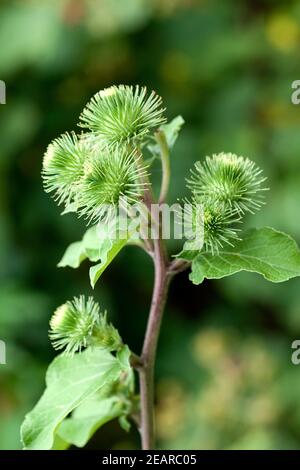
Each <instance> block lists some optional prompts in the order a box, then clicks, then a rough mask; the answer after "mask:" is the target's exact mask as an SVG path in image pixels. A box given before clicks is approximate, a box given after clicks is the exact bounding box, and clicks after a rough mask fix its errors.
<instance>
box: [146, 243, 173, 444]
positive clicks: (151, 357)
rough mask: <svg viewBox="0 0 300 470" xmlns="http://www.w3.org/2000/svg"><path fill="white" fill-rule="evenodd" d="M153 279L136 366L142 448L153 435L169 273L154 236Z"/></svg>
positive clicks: (160, 247) (159, 245) (161, 247)
mask: <svg viewBox="0 0 300 470" xmlns="http://www.w3.org/2000/svg"><path fill="white" fill-rule="evenodd" d="M154 268H155V280H154V289H153V295H152V302H151V308H150V313H149V319H148V324H147V330H146V335H145V340H144V345H143V351H142V356H141V360H142V364H143V365H142V367H141V368H139V377H140V394H141V424H140V433H141V439H142V448H143V450H149V449H153V448H154V445H155V437H154V366H155V357H156V349H157V343H158V337H159V332H160V326H161V321H162V316H163V311H164V306H165V302H166V298H167V292H168V287H169V281H170V276H169V275H168V272H167V260H166V257H165V252H164V246H163V244H162V241H161V240H160V239H159V240H154Z"/></svg>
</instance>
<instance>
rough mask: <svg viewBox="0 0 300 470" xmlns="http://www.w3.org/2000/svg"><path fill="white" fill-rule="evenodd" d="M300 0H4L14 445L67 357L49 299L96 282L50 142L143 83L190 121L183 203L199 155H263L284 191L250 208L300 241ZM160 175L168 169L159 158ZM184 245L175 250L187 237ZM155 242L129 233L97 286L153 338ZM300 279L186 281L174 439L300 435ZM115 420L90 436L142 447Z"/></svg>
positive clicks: (2, 409) (174, 315)
mask: <svg viewBox="0 0 300 470" xmlns="http://www.w3.org/2000/svg"><path fill="white" fill-rule="evenodd" d="M299 42H300V4H299V1H298V0H285V1H276V0H245V1H239V2H237V1H235V0H227V1H224V0H199V1H197V0H43V1H40V0H20V1H15V0H7V1H5V0H1V4H0V45H1V46H0V79H2V80H5V82H6V84H7V104H6V105H1V106H0V217H1V220H0V261H1V262H0V338H1V339H2V340H5V341H6V343H7V365H5V366H4V365H0V429H1V431H0V448H1V449H18V448H20V438H19V426H20V423H21V421H22V420H23V417H24V414H25V413H26V412H27V411H29V410H30V409H31V408H32V406H33V404H34V403H35V402H36V400H37V398H38V397H39V396H40V394H41V392H42V390H43V388H44V374H45V370H46V367H47V364H48V363H49V361H50V360H51V359H52V358H53V357H54V351H53V350H52V348H51V346H50V343H49V341H48V337H47V330H48V321H49V317H50V315H51V313H52V312H53V310H54V309H55V307H57V306H58V305H60V304H61V303H63V302H64V301H65V300H67V299H70V298H72V297H73V296H74V295H78V294H81V293H85V294H91V293H92V292H91V288H90V286H89V282H88V264H87V263H84V264H83V266H82V267H81V268H80V269H79V270H72V269H58V268H56V264H57V262H58V261H59V259H60V257H61V255H62V253H63V251H64V249H65V247H66V246H67V245H68V244H69V243H70V242H72V241H75V240H77V239H80V238H81V236H82V234H83V232H84V223H83V221H81V220H77V219H76V217H75V216H74V215H72V214H70V215H67V216H64V217H61V216H60V210H59V209H58V208H57V206H56V205H55V203H54V202H53V201H52V200H51V199H50V198H49V197H48V196H47V195H46V194H45V193H44V192H43V189H42V184H41V177H40V170H41V162H42V156H43V153H44V151H45V148H46V146H47V144H48V143H49V142H50V140H52V139H53V138H55V137H57V136H58V135H59V134H60V133H62V132H64V131H66V130H72V129H76V124H77V120H78V115H79V113H80V111H81V110H82V108H83V106H84V105H85V103H86V102H87V101H88V100H89V98H90V97H91V96H92V95H93V94H94V93H95V92H97V91H98V90H99V89H101V88H104V87H107V86H109V85H111V84H119V83H128V84H136V83H139V84H145V85H147V86H148V87H149V88H151V89H155V90H156V91H157V92H158V93H159V94H161V95H162V96H163V97H164V100H165V104H166V106H167V115H168V117H169V118H172V117H175V116H176V115H177V114H182V115H183V116H184V118H185V120H186V125H185V127H184V129H183V131H182V133H181V136H180V139H179V140H178V142H177V144H176V147H175V149H174V152H173V155H172V172H173V178H172V185H171V192H170V201H175V200H176V198H178V197H181V196H183V195H184V194H185V192H186V189H185V182H184V178H185V176H187V174H188V169H189V168H190V167H191V166H192V164H193V162H194V161H196V160H199V159H201V158H203V157H204V156H205V155H209V154H212V153H213V152H220V151H230V152H234V153H237V154H242V155H245V156H248V157H250V158H251V159H253V160H254V161H255V162H257V163H258V164H259V165H261V166H262V167H263V169H264V171H265V173H266V175H267V176H268V178H269V185H270V188H271V190H270V191H269V193H268V196H267V203H268V204H267V206H266V207H265V208H264V209H263V210H262V211H261V212H260V213H259V214H258V215H256V216H255V218H252V220H249V224H256V225H257V226H262V225H272V226H274V227H276V228H278V229H280V230H284V231H287V232H289V233H290V234H292V235H293V236H294V237H295V238H296V239H297V240H298V242H300V224H299V206H300V194H299V185H300V158H299V157H300V132H299V126H300V107H297V106H295V105H292V104H291V83H292V82H293V81H294V80H296V79H299V78H300V60H299V59H300V57H299ZM156 176H157V177H159V170H157V175H156ZM173 248H174V247H173ZM152 275H153V273H152V266H151V263H150V261H149V260H148V259H147V257H146V255H144V254H143V253H142V252H140V251H138V249H136V248H133V247H129V248H127V249H125V250H124V251H123V252H122V253H121V254H120V255H119V256H118V258H117V260H116V262H115V263H113V265H112V266H110V268H109V269H108V270H107V271H106V272H105V274H104V275H103V277H102V278H101V281H99V283H98V285H97V286H96V289H95V292H94V295H95V297H96V299H97V300H99V302H100V303H101V305H102V306H103V308H107V309H108V311H109V313H110V317H111V319H112V320H113V322H114V324H115V325H116V326H118V327H119V329H120V331H121V334H122V336H123V338H124V341H125V342H128V343H129V344H130V346H131V347H132V349H134V350H136V351H137V352H138V351H139V349H140V347H141V344H142V337H143V332H144V328H145V324H146V318H147V309H148V303H149V301H150V296H151V288H152ZM299 304H300V281H299V279H294V280H292V281H290V282H288V283H286V284H278V285H271V284H268V283H267V282H266V281H264V280H263V279H262V278H260V277H258V276H256V275H254V274H251V275H250V274H241V275H237V276H233V277H230V278H227V279H225V280H221V281H215V282H204V283H203V285H201V286H198V287H196V286H193V285H192V284H190V283H189V281H188V277H187V274H186V273H183V274H181V275H179V276H178V278H177V279H176V280H175V281H174V282H173V284H172V286H171V292H170V299H169V302H168V306H167V311H166V315H165V319H164V324H163V329H162V336H161V340H160V344H159V354H158V363H157V410H156V412H157V427H158V429H157V431H158V437H159V446H160V447H161V448H166V449H178V448H182V449H224V448H225V449H282V448H294V449H299V448H300V366H299V367H297V366H295V365H292V363H291V342H292V341H293V340H294V339H297V338H299V337H300V308H299ZM138 445H139V441H138V435H137V432H136V431H134V430H132V431H131V432H130V433H129V434H126V433H125V432H124V431H122V430H120V429H119V427H118V424H117V423H114V422H113V423H110V424H108V425H106V426H105V427H104V428H103V429H101V430H100V431H99V432H98V433H97V434H96V436H95V437H94V439H93V440H92V442H91V443H90V444H89V448H98V449H101V448H103V449H105V448H117V449H127V448H136V447H137V446H138Z"/></svg>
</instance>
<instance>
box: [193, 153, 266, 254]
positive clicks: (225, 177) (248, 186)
mask: <svg viewBox="0 0 300 470" xmlns="http://www.w3.org/2000/svg"><path fill="white" fill-rule="evenodd" d="M265 180H266V178H265V177H264V176H262V170H261V169H260V168H258V167H257V166H256V165H255V163H254V162H252V161H251V160H249V159H248V158H244V157H240V156H237V155H235V154H233V153H220V154H217V155H213V156H212V157H206V159H205V161H204V162H196V164H195V166H194V168H193V169H192V170H191V176H190V178H189V179H188V180H187V183H188V187H189V189H190V190H191V192H192V202H191V207H192V211H193V210H194V212H195V214H194V216H196V211H197V210H198V209H197V208H198V207H201V208H202V211H203V228H204V249H205V250H206V251H209V252H211V253H212V254H215V253H218V252H219V250H220V249H221V248H223V247H224V245H226V244H227V245H231V246H232V245H234V242H235V241H237V240H238V239H239V237H238V232H239V229H238V224H239V223H240V222H241V221H242V219H243V217H244V216H245V214H246V213H247V212H248V213H249V212H250V213H252V214H253V213H254V212H255V211H257V210H259V209H260V207H261V206H262V204H263V195H264V191H266V188H264V187H263V183H264V181H265Z"/></svg>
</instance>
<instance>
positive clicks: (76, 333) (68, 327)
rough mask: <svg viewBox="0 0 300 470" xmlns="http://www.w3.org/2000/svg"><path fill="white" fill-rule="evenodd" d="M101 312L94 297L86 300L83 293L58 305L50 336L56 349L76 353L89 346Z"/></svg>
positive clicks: (51, 323)
mask: <svg viewBox="0 0 300 470" xmlns="http://www.w3.org/2000/svg"><path fill="white" fill-rule="evenodd" d="M99 312H100V309H99V305H98V304H97V303H95V302H94V300H93V298H92V297H89V298H88V300H87V301H85V298H84V296H83V295H81V296H80V297H79V298H76V297H74V299H73V300H72V301H68V302H66V303H65V304H63V305H61V306H60V307H58V308H57V309H56V310H55V312H54V314H53V316H52V318H51V320H50V333H49V337H50V339H51V341H52V345H53V347H54V349H65V353H66V354H74V353H75V352H77V351H81V349H82V348H85V347H86V346H88V344H89V343H90V339H91V335H92V333H93V331H94V328H95V326H96V324H97V323H98V322H99Z"/></svg>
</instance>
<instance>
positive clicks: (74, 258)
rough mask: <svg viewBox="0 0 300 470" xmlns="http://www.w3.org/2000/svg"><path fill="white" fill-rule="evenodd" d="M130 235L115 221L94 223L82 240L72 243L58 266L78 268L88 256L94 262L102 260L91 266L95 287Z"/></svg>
mask: <svg viewBox="0 0 300 470" xmlns="http://www.w3.org/2000/svg"><path fill="white" fill-rule="evenodd" d="M130 236H131V235H130V234H129V232H126V231H125V230H124V231H122V230H121V229H119V230H118V229H116V225H115V223H113V224H110V225H107V224H102V225H100V224H97V225H94V226H93V227H91V228H89V229H88V230H87V231H86V232H85V234H84V236H83V238H82V240H81V241H78V242H74V243H71V245H70V246H69V247H68V248H67V250H66V252H65V254H64V255H63V257H62V259H61V260H60V262H59V263H58V266H59V267H66V266H68V267H71V268H78V266H79V265H80V263H81V262H82V261H84V260H85V259H86V258H88V259H89V260H90V261H93V262H97V261H99V260H101V261H100V263H98V264H96V265H95V266H92V267H91V268H90V281H91V285H92V287H93V288H94V287H95V284H96V282H97V281H98V279H99V277H100V276H101V274H102V273H103V271H104V270H105V269H106V268H107V266H108V265H109V264H110V263H111V262H112V260H113V259H114V258H115V257H116V256H117V254H118V253H119V251H120V250H121V249H122V248H123V247H124V246H125V245H126V244H127V242H128V241H129V240H130Z"/></svg>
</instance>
